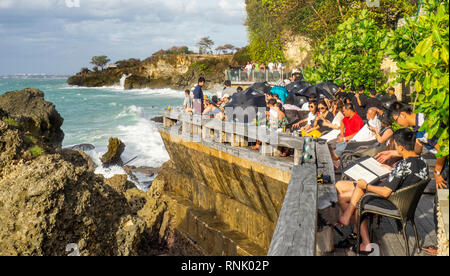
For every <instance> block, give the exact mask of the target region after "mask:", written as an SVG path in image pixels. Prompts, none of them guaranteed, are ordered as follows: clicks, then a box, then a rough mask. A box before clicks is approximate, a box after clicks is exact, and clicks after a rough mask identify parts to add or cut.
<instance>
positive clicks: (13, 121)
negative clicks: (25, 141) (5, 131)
mask: <svg viewBox="0 0 450 276" xmlns="http://www.w3.org/2000/svg"><path fill="white" fill-rule="evenodd" d="M3 121H4V122H5V123H7V124H8V125H10V126H12V127H17V128H20V127H21V126H22V125H21V124H20V123H18V122H17V121H16V120H14V119H13V118H11V117H8V118H6V119H3Z"/></svg>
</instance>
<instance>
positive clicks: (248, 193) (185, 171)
mask: <svg viewBox="0 0 450 276" xmlns="http://www.w3.org/2000/svg"><path fill="white" fill-rule="evenodd" d="M161 136H162V138H163V140H164V143H165V146H166V149H167V151H168V152H169V155H170V157H171V161H169V162H170V166H165V167H164V170H163V171H161V172H160V174H159V176H158V178H157V179H156V180H155V181H156V182H164V183H165V189H164V190H165V191H164V193H165V195H166V196H168V197H169V198H170V199H169V200H167V202H168V205H169V208H168V209H169V210H171V214H170V217H171V218H172V219H171V221H170V222H169V224H171V225H172V227H173V228H175V229H176V230H178V231H179V232H182V233H185V234H186V236H188V237H191V239H192V240H193V241H195V243H196V244H197V245H198V246H200V247H201V248H202V249H203V250H204V252H205V254H206V255H227V256H229V255H266V254H267V251H268V249H269V245H270V241H271V239H272V235H273V232H274V230H275V226H276V223H277V219H278V215H279V212H280V210H281V207H282V204H283V200H284V196H285V193H286V190H287V186H288V184H289V180H290V176H291V174H290V172H289V170H281V169H277V168H274V167H271V166H269V165H267V164H264V163H258V162H255V161H251V160H247V159H245V158H242V157H238V156H237V155H233V154H230V153H227V152H224V151H220V150H217V149H214V148H211V147H208V146H207V145H204V144H202V143H193V142H189V141H184V140H182V139H181V137H177V136H174V135H171V134H168V133H166V132H163V131H161ZM268 171H270V177H269V176H268V174H267V172H268Z"/></svg>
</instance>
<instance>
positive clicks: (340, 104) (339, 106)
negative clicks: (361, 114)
mask: <svg viewBox="0 0 450 276" xmlns="http://www.w3.org/2000/svg"><path fill="white" fill-rule="evenodd" d="M334 105H336V110H337V111H342V109H343V108H344V102H343V101H342V100H336V101H334Z"/></svg>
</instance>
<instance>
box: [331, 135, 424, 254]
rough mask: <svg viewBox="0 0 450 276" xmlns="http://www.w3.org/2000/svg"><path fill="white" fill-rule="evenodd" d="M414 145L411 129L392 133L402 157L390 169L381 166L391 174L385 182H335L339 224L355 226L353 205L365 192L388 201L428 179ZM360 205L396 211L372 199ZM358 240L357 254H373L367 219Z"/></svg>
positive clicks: (391, 206) (385, 203)
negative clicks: (358, 248)
mask: <svg viewBox="0 0 450 276" xmlns="http://www.w3.org/2000/svg"><path fill="white" fill-rule="evenodd" d="M415 144H416V135H415V133H414V132H413V131H412V130H410V129H408V128H404V129H400V130H398V131H396V132H395V133H394V145H395V149H396V151H397V152H398V154H399V155H401V156H402V160H401V161H399V162H397V163H396V164H395V166H394V168H391V167H389V166H387V165H383V166H384V167H385V168H387V169H389V170H390V171H391V173H390V174H389V176H388V179H387V181H386V182H382V183H380V184H378V185H370V184H368V183H367V182H366V181H364V180H362V179H361V180H358V181H355V182H351V181H339V182H338V183H336V189H337V192H338V202H339V207H340V208H341V210H342V211H343V214H342V216H341V217H340V218H339V223H340V224H342V225H344V226H347V225H349V224H350V221H353V224H354V225H356V206H357V204H358V203H359V202H360V200H361V197H362V196H363V195H364V194H365V193H367V192H369V193H375V194H377V195H380V196H382V197H384V198H388V197H389V196H390V195H391V194H392V193H393V192H395V191H397V190H399V189H402V188H406V187H409V186H411V185H414V184H417V183H419V182H420V181H422V180H426V179H428V178H429V170H428V165H427V163H426V161H425V160H424V159H423V158H422V157H420V156H419V155H417V154H416V153H415V151H414V147H415ZM361 204H364V205H365V204H370V205H374V206H378V207H380V208H385V209H391V210H396V207H395V206H394V205H392V204H391V203H389V202H387V201H386V200H383V199H378V198H375V197H372V198H370V197H369V198H368V199H367V200H364V202H362V203H361ZM361 238H362V243H361V248H360V249H361V253H362V254H370V253H371V252H373V249H372V248H371V245H370V238H369V231H368V228H367V219H366V220H364V221H363V222H362V224H361ZM354 251H356V250H354Z"/></svg>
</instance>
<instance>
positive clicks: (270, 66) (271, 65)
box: [267, 62, 275, 74]
mask: <svg viewBox="0 0 450 276" xmlns="http://www.w3.org/2000/svg"><path fill="white" fill-rule="evenodd" d="M267 67H268V68H269V72H270V73H272V74H273V71H274V70H275V64H274V63H273V62H269V64H268V65H267Z"/></svg>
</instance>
